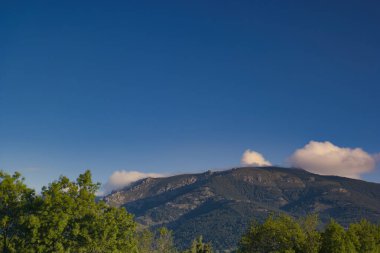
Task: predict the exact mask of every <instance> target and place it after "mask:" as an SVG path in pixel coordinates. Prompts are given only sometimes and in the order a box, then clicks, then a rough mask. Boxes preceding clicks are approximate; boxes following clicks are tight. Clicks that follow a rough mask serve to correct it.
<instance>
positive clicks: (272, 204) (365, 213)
mask: <svg viewBox="0 0 380 253" xmlns="http://www.w3.org/2000/svg"><path fill="white" fill-rule="evenodd" d="M104 199H105V201H106V202H107V203H108V204H110V205H113V206H124V207H126V209H127V210H128V211H129V212H131V213H133V214H135V216H136V220H137V221H138V222H139V223H141V224H143V225H146V226H152V227H154V226H167V227H168V228H170V229H172V230H174V233H175V240H176V243H177V245H178V246H180V247H184V246H187V245H189V243H190V241H191V240H192V239H193V238H195V237H196V236H197V235H200V234H202V235H203V237H204V239H205V240H206V241H212V243H213V245H214V248H216V249H219V250H221V249H231V248H233V247H235V246H236V244H237V242H238V240H239V238H240V236H241V234H242V233H243V232H244V231H245V229H246V228H247V226H248V225H249V223H250V221H251V220H252V219H258V220H263V219H265V217H267V215H268V214H269V213H271V212H284V213H287V214H289V215H292V216H295V217H297V216H303V215H306V214H308V213H318V214H319V216H320V218H321V220H322V222H327V221H328V220H329V219H330V218H334V219H336V220H337V221H339V222H340V223H341V224H343V225H347V224H348V223H350V222H353V221H357V220H360V219H362V218H366V219H368V220H370V221H372V222H379V221H380V184H375V183H368V182H364V181H361V180H355V179H349V178H343V177H335V176H320V175H316V174H312V173H309V172H307V171H305V170H301V169H289V168H280V167H243V168H235V169H231V170H226V171H218V172H211V171H208V172H205V173H201V174H183V175H177V176H171V177H166V178H146V179H143V180H140V181H137V182H135V183H133V184H131V185H130V186H128V187H126V188H124V189H122V190H119V191H115V192H112V193H111V194H109V195H108V196H106V197H105V198H104Z"/></svg>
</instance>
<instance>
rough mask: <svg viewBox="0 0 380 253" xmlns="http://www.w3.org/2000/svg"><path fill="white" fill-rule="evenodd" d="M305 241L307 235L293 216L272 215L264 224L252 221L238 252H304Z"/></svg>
mask: <svg viewBox="0 0 380 253" xmlns="http://www.w3.org/2000/svg"><path fill="white" fill-rule="evenodd" d="M305 243H306V236H305V235H304V233H303V231H302V229H301V227H300V225H299V224H298V223H297V222H296V221H295V220H294V219H293V218H291V217H290V216H287V215H284V214H280V215H278V216H274V215H271V216H269V218H268V219H267V220H266V221H265V222H264V223H263V224H259V223H258V222H256V221H255V222H253V223H252V225H251V226H250V228H249V229H248V231H247V233H246V234H245V235H243V237H242V239H241V241H240V244H239V249H238V252H240V253H251V252H287V253H290V252H303V249H304V248H305Z"/></svg>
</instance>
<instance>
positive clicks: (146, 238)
mask: <svg viewBox="0 0 380 253" xmlns="http://www.w3.org/2000/svg"><path fill="white" fill-rule="evenodd" d="M137 238H138V239H137V241H138V252H139V253H161V252H165V253H176V252H177V249H176V248H175V246H174V242H173V232H172V231H170V230H168V229H167V228H165V227H162V228H159V229H157V230H155V231H154V233H152V232H151V231H150V230H149V229H144V230H142V231H141V232H139V233H138V237H137Z"/></svg>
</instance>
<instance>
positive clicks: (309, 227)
mask: <svg viewBox="0 0 380 253" xmlns="http://www.w3.org/2000/svg"><path fill="white" fill-rule="evenodd" d="M298 223H299V224H300V226H301V228H302V230H303V233H304V235H305V237H306V243H304V244H303V248H302V251H303V252H306V253H318V252H319V251H320V249H321V246H322V242H321V233H320V232H319V231H318V229H317V227H318V225H319V218H318V215H316V214H311V215H307V216H306V217H303V218H300V219H299V220H298Z"/></svg>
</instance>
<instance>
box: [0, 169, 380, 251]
mask: <svg viewBox="0 0 380 253" xmlns="http://www.w3.org/2000/svg"><path fill="white" fill-rule="evenodd" d="M211 174H212V173H206V174H201V176H202V177H203V178H207V176H209V175H211ZM186 177H187V176H182V179H183V178H186ZM151 180H152V179H150V180H147V181H148V182H149V181H151ZM143 181H144V180H143ZM144 182H146V181H144ZM171 182H173V181H171ZM186 182H187V185H188V183H189V182H190V183H191V180H190V181H186ZM140 183H141V182H140ZM173 183H174V182H173ZM138 184H139V183H137V184H135V185H134V186H131V187H132V188H133V187H136V186H137V185H138ZM224 185H225V186H228V185H227V184H226V183H225V184H224ZM172 186H174V184H172ZM176 186H177V187H183V186H179V185H178V184H176ZM98 189H99V184H96V183H93V182H92V179H91V173H90V171H86V172H85V173H84V174H81V175H79V177H78V178H77V179H76V181H71V180H69V179H68V178H66V177H64V176H62V177H61V178H59V179H58V180H56V181H54V182H52V183H50V184H49V185H48V186H46V187H43V188H42V191H41V194H36V193H35V191H34V190H32V189H30V188H29V187H27V186H26V185H25V183H24V180H23V178H22V177H21V175H20V174H19V173H14V174H13V175H9V174H7V173H5V172H2V171H0V249H1V252H4V253H16V252H22V253H24V252H25V253H44V252H58V253H73V252H75V253H77V252H78V253H80V252H83V253H104V252H113V253H163V252H165V253H179V252H182V253H211V252H240V253H251V252H260V253H262V252H284V253H285V252H287V253H290V252H300V253H310V252H316V253H317V252H320V253H330V252H331V253H335V252H353V253H355V252H360V253H364V252H366V253H368V252H370V253H376V252H380V226H379V225H377V224H374V223H372V222H369V221H367V220H364V219H362V220H361V221H359V222H353V221H352V222H351V223H350V224H348V223H346V224H345V225H344V226H341V225H340V224H339V223H338V222H336V221H335V220H333V219H331V220H329V221H328V222H327V224H325V225H323V224H322V223H321V222H320V220H319V218H318V215H316V214H313V215H306V216H302V217H298V218H293V217H292V216H290V215H286V214H285V213H284V212H281V211H279V212H271V213H270V214H269V216H268V217H267V218H266V219H263V217H259V216H251V217H250V218H249V220H250V221H251V222H250V223H249V224H248V225H246V226H245V228H244V226H243V223H237V224H234V223H233V220H234V219H236V217H239V216H241V213H240V214H239V213H238V212H235V213H227V214H225V216H219V217H218V218H219V222H220V224H222V225H221V226H215V224H218V221H215V220H212V222H209V223H205V224H203V228H204V231H196V229H195V226H194V230H195V231H196V232H194V231H193V232H192V233H190V234H194V235H195V236H194V237H192V238H190V240H189V242H188V243H187V244H186V245H184V244H183V242H184V241H182V243H178V242H181V241H180V240H178V238H182V237H181V236H183V235H180V234H177V233H176V231H172V230H170V229H168V228H166V227H164V226H159V225H158V224H156V225H155V226H151V227H146V226H143V225H141V224H140V223H137V222H136V220H138V219H136V218H135V217H134V216H133V214H131V213H129V212H127V210H126V209H125V208H124V207H112V206H110V205H108V204H107V203H105V202H104V201H101V200H100V201H99V200H96V197H95V193H96V191H97V190H98ZM145 189H148V188H145ZM225 190H226V191H228V188H226V189H225ZM366 190H368V188H367V189H366ZM231 194H234V193H233V192H231ZM235 194H236V193H235ZM204 196H209V195H204ZM158 201H162V200H160V199H158ZM188 204H194V203H192V202H190V201H189V202H188ZM218 208H219V209H220V210H221V211H220V214H223V210H224V209H223V208H224V206H214V207H213V208H210V209H209V210H217V209H218ZM278 210H280V209H278ZM206 217H207V216H206ZM209 217H211V218H216V217H212V216H209ZM224 219H227V220H228V221H229V222H230V224H229V225H230V227H228V226H227V227H223V226H225V220H224ZM162 224H164V223H162ZM239 226H240V227H239ZM235 228H239V229H240V230H241V231H243V232H242V233H241V235H239V237H238V239H237V240H236V241H235V244H232V243H233V242H234V241H233V239H234V238H235V236H236V234H237V231H232V229H235ZM210 230H212V231H213V233H214V234H215V235H216V236H217V237H216V238H222V237H223V238H224V239H225V240H226V241H227V242H231V246H229V247H228V248H227V247H225V248H222V247H221V244H220V243H219V244H218V241H213V240H209V239H207V238H206V235H207V233H209V231H210ZM226 230H227V231H229V232H230V234H228V233H226ZM189 231H190V229H189ZM231 238H233V239H231ZM176 242H177V243H176Z"/></svg>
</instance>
